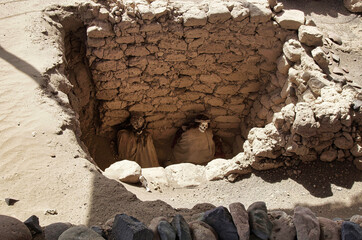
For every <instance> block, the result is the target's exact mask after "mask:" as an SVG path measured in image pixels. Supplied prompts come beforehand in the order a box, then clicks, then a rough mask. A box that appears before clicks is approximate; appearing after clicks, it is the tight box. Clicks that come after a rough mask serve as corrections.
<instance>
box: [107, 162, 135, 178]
mask: <svg viewBox="0 0 362 240" xmlns="http://www.w3.org/2000/svg"><path fill="white" fill-rule="evenodd" d="M103 175H104V176H106V177H107V178H110V179H116V180H120V181H122V182H125V183H137V182H139V177H140V176H141V167H140V165H138V164H137V163H136V162H134V161H129V160H122V161H118V162H115V163H113V164H112V165H111V166H109V167H108V168H106V169H105V170H104V172H103Z"/></svg>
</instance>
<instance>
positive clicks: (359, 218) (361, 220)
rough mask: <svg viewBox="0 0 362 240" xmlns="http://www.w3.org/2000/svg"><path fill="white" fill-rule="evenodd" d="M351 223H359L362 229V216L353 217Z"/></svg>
mask: <svg viewBox="0 0 362 240" xmlns="http://www.w3.org/2000/svg"><path fill="white" fill-rule="evenodd" d="M349 221H351V222H354V223H357V224H358V225H360V227H362V215H353V216H352V217H351V218H350V219H349Z"/></svg>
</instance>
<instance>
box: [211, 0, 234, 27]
mask: <svg viewBox="0 0 362 240" xmlns="http://www.w3.org/2000/svg"><path fill="white" fill-rule="evenodd" d="M207 16H208V21H209V22H210V23H217V22H225V21H226V20H228V19H229V18H230V17H231V14H230V11H229V9H228V8H227V7H226V5H225V4H224V3H222V2H210V4H209V11H208V12H207Z"/></svg>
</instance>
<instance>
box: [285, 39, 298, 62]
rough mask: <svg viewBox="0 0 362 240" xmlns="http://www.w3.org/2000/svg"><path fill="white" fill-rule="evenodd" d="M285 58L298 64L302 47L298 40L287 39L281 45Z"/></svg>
mask: <svg viewBox="0 0 362 240" xmlns="http://www.w3.org/2000/svg"><path fill="white" fill-rule="evenodd" d="M283 53H284V54H285V57H286V58H287V59H288V60H290V61H292V62H299V61H300V58H301V55H302V45H301V44H300V42H299V41H298V40H295V39H289V40H288V41H287V42H285V43H284V45H283Z"/></svg>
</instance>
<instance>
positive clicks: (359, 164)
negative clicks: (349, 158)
mask: <svg viewBox="0 0 362 240" xmlns="http://www.w3.org/2000/svg"><path fill="white" fill-rule="evenodd" d="M353 164H354V165H355V166H356V168H357V169H358V170H361V171H362V157H356V158H354V160H353Z"/></svg>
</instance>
